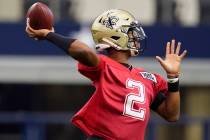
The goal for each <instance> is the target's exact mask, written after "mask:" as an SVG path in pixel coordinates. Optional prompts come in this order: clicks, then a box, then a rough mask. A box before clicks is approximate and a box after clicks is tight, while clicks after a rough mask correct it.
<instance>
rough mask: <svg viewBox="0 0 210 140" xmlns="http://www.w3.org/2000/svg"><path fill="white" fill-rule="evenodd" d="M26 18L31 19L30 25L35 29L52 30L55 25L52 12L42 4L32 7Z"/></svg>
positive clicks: (37, 3)
mask: <svg viewBox="0 0 210 140" xmlns="http://www.w3.org/2000/svg"><path fill="white" fill-rule="evenodd" d="M26 18H30V22H29V24H30V26H31V27H32V28H33V29H52V27H53V24H54V15H53V13H52V11H51V10H50V8H49V7H48V6H47V5H45V4H43V3H41V2H36V3H34V4H33V5H31V7H30V8H29V9H28V11H27V15H26Z"/></svg>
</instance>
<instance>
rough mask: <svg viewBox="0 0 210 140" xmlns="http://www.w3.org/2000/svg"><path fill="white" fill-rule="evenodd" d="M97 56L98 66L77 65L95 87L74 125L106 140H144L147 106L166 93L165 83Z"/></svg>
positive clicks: (148, 74)
mask: <svg viewBox="0 0 210 140" xmlns="http://www.w3.org/2000/svg"><path fill="white" fill-rule="evenodd" d="M99 58H100V61H99V65H98V66H97V67H87V66H85V65H82V64H81V63H79V64H78V70H79V72H80V73H81V74H83V75H84V76H86V77H87V78H89V79H90V80H91V81H92V82H93V85H94V86H95V88H96V90H95V92H94V94H93V95H92V97H91V98H90V99H89V101H88V102H87V103H86V104H85V106H84V107H83V108H82V109H81V110H80V111H79V112H78V113H77V114H76V115H75V116H74V117H73V119H72V122H73V124H74V125H76V126H77V127H79V128H80V129H81V130H82V131H83V132H85V133H86V134H87V135H88V136H91V135H96V136H100V137H102V138H104V139H105V140H144V134H145V129H146V126H147V123H148V120H149V117H150V105H151V104H152V102H153V100H154V99H155V97H156V95H157V94H158V93H159V92H163V93H166V91H167V82H166V81H165V80H164V79H163V78H161V77H160V76H159V75H157V74H152V73H149V72H146V71H145V70H144V69H139V68H133V69H131V70H129V69H128V68H126V67H125V66H123V65H122V64H120V63H118V62H116V61H114V60H112V59H110V58H108V57H107V56H104V55H99Z"/></svg>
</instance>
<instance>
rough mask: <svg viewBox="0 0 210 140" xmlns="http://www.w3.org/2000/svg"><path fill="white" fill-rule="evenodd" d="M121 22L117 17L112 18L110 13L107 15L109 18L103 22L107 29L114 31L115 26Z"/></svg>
mask: <svg viewBox="0 0 210 140" xmlns="http://www.w3.org/2000/svg"><path fill="white" fill-rule="evenodd" d="M118 20H119V18H118V17H116V16H110V13H108V14H107V18H105V19H104V20H103V21H101V23H102V25H105V26H106V27H107V28H110V29H113V25H116V23H117V21H118Z"/></svg>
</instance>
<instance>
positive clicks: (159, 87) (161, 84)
mask: <svg viewBox="0 0 210 140" xmlns="http://www.w3.org/2000/svg"><path fill="white" fill-rule="evenodd" d="M155 77H156V80H157V83H156V84H155V87H154V88H155V93H156V94H158V93H163V94H164V95H166V96H167V91H168V83H167V81H166V80H165V79H164V78H163V77H162V76H160V75H158V74H155Z"/></svg>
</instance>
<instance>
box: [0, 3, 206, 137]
mask: <svg viewBox="0 0 210 140" xmlns="http://www.w3.org/2000/svg"><path fill="white" fill-rule="evenodd" d="M40 1H41V2H44V3H45V4H47V5H48V6H49V7H50V8H51V9H52V11H53V13H54V15H55V19H56V20H55V30H56V32H58V33H61V34H63V35H67V36H71V37H75V38H78V39H80V40H82V41H84V42H86V43H87V44H89V45H90V46H94V44H93V40H92V38H91V34H90V32H89V27H90V25H91V22H92V21H93V20H94V18H95V17H96V16H97V15H99V14H101V13H102V12H103V11H106V10H108V9H112V8H120V9H126V10H128V11H130V12H131V13H132V14H133V15H134V16H135V17H137V19H138V20H140V21H141V23H142V25H143V27H144V30H145V32H146V34H147V36H148V48H147V50H146V51H145V53H144V54H143V55H141V56H138V57H136V58H134V59H132V60H131V63H133V65H134V66H138V67H145V68H146V69H147V70H148V71H151V72H157V73H159V74H161V75H163V76H165V73H164V72H163V70H162V69H161V67H160V66H159V64H158V63H157V62H156V60H155V59H154V57H155V56H156V55H160V56H163V55H164V52H165V44H166V41H170V40H171V39H173V38H174V39H176V40H178V41H181V42H182V46H183V48H185V49H187V50H188V56H187V58H186V59H185V60H184V62H183V65H182V73H181V76H180V78H181V80H180V82H181V92H182V94H181V118H180V120H179V121H178V122H176V123H167V122H165V121H164V120H163V119H161V118H160V117H159V116H157V115H156V114H155V113H154V112H153V113H152V115H151V119H150V122H149V125H148V130H147V135H146V138H145V140H168V139H170V140H175V139H176V140H210V109H209V107H210V74H209V72H210V49H209V48H210V1H209V0H132V1H129V2H128V1H127V0H114V1H113V0H40ZM35 2H37V1H36V0H0V41H1V43H0V140H84V139H85V136H84V135H83V134H82V133H81V131H80V130H79V129H77V128H76V127H74V126H73V125H72V124H71V123H70V120H71V117H72V115H73V114H74V113H75V112H77V111H78V110H79V109H80V108H81V107H82V106H83V105H84V104H85V102H86V101H87V100H88V99H89V98H90V97H91V93H92V92H93V91H94V88H93V87H91V84H90V81H88V80H87V79H85V78H84V77H82V76H81V75H79V74H78V72H77V70H76V62H75V61H73V60H72V58H70V57H68V56H67V55H66V54H65V53H63V52H62V50H60V49H58V48H56V47H54V46H53V45H52V44H50V43H47V42H45V41H34V40H32V39H30V38H28V37H27V36H26V33H25V15H26V11H27V9H28V8H29V7H30V6H31V5H32V4H33V3H35Z"/></svg>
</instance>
